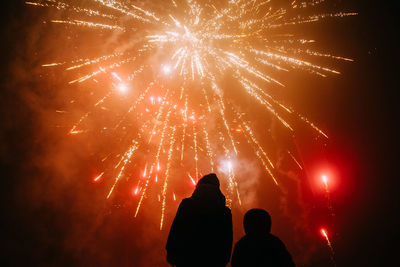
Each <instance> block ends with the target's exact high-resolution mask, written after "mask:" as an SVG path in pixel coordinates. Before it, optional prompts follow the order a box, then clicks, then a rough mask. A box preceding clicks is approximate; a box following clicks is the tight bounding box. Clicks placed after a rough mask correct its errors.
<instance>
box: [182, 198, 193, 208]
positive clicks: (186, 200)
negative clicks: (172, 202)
mask: <svg viewBox="0 0 400 267" xmlns="http://www.w3.org/2000/svg"><path fill="white" fill-rule="evenodd" d="M191 204H192V199H191V198H190V197H188V198H184V199H182V201H181V204H180V206H183V207H185V206H188V205H191Z"/></svg>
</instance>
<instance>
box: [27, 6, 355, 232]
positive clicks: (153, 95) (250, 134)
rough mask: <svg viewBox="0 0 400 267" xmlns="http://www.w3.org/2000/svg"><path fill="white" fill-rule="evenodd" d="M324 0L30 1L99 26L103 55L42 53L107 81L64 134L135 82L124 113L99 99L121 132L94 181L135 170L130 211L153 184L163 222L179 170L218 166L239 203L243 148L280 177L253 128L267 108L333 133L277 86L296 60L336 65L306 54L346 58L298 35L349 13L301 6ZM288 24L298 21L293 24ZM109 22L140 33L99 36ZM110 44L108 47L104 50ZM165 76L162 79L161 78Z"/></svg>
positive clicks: (288, 124)
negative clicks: (278, 2)
mask: <svg viewBox="0 0 400 267" xmlns="http://www.w3.org/2000/svg"><path fill="white" fill-rule="evenodd" d="M80 2H81V3H80ZM322 2H324V1H321V0H311V1H308V2H300V1H296V0H295V1H291V3H290V4H288V6H287V7H286V9H284V8H279V9H275V8H273V7H272V6H271V5H270V3H269V1H258V0H254V1H247V0H246V1H244V0H232V1H218V3H214V1H202V2H198V1H194V0H187V1H175V0H172V1H165V2H162V4H160V5H159V7H153V9H152V10H151V9H150V8H148V9H147V8H146V6H147V5H148V4H147V2H140V3H141V5H136V4H135V5H134V4H132V3H130V2H129V1H118V0H92V1H71V3H69V2H68V3H67V2H66V1H57V0H42V1H38V0H36V1H35V0H33V1H31V2H26V4H29V5H33V6H40V7H48V8H54V9H58V10H61V11H64V12H66V13H67V15H68V16H62V17H64V18H65V17H68V18H70V19H68V20H62V19H61V18H54V19H52V20H51V22H53V23H56V24H62V25H64V26H65V27H70V29H73V30H77V31H79V29H86V30H88V29H89V30H92V31H93V33H94V34H95V33H98V35H99V39H100V42H99V43H100V44H99V49H98V51H99V55H98V56H96V57H92V58H79V59H71V60H65V61H61V62H56V63H48V64H43V66H44V67H56V66H62V67H65V70H66V71H68V72H69V74H70V75H71V77H73V78H72V79H71V81H70V82H69V84H70V85H72V86H77V85H78V84H81V86H85V84H90V83H91V82H94V81H97V80H96V79H101V80H102V81H103V85H104V87H108V85H109V84H110V86H109V87H110V90H109V91H106V92H103V95H102V96H101V97H100V98H98V99H95V101H93V103H94V104H90V105H88V106H87V109H86V111H85V112H84V113H83V114H82V115H81V117H80V118H79V119H77V120H76V122H75V123H74V124H73V125H71V130H70V131H69V133H70V134H74V135H76V134H84V133H86V132H89V130H90V129H88V128H90V126H88V125H87V124H85V122H86V121H87V120H88V118H89V117H92V116H95V115H94V114H96V111H99V110H102V108H104V106H106V105H109V106H112V103H115V102H118V97H117V94H116V93H115V91H117V92H120V93H123V94H125V93H127V92H128V91H129V89H130V88H129V87H128V85H129V86H132V87H133V85H132V83H135V85H134V88H135V90H132V91H135V92H134V93H133V92H132V94H126V96H125V98H126V99H128V100H129V101H130V102H129V106H127V107H125V106H124V105H122V104H121V105H119V104H118V105H114V106H115V107H118V110H119V108H125V110H124V111H123V114H121V112H114V111H113V109H112V108H104V109H103V110H109V112H110V114H113V115H115V120H114V121H113V123H114V124H113V125H107V126H108V127H104V128H103V129H110V130H109V131H108V132H107V133H108V134H109V135H112V136H114V137H115V140H120V141H121V142H120V143H119V145H116V146H115V147H110V148H109V150H110V151H106V154H108V155H109V156H107V157H105V158H104V159H102V162H104V165H103V166H104V167H103V168H104V169H103V170H99V173H101V175H100V176H98V178H96V179H97V180H96V181H98V182H99V183H101V182H103V183H105V185H106V186H107V189H108V190H107V191H108V192H107V194H106V196H105V197H106V198H107V199H109V198H112V197H113V193H114V192H115V190H118V186H119V184H120V182H121V181H122V180H124V179H122V178H126V179H125V180H134V182H132V183H133V184H134V185H135V186H134V189H133V195H134V196H136V197H137V205H136V209H135V216H136V215H137V214H138V213H139V211H140V208H141V207H142V205H143V204H144V203H145V200H146V199H148V198H150V195H149V194H150V193H149V191H150V192H152V194H153V195H152V197H153V199H158V200H159V201H158V202H159V207H157V208H159V210H160V228H162V227H163V222H164V216H165V211H166V209H167V204H168V203H170V202H171V201H174V200H175V199H176V195H175V193H174V192H176V190H175V188H173V186H174V185H176V184H177V183H178V180H177V179H178V178H176V177H179V176H180V177H185V181H189V183H191V184H195V182H196V181H198V179H199V178H200V177H201V175H202V174H206V173H209V172H214V171H215V170H216V169H217V168H221V169H222V171H221V174H222V175H221V177H220V178H221V179H223V180H224V181H225V185H226V188H225V192H226V195H227V203H228V205H232V204H233V203H237V204H238V205H241V196H240V183H239V181H238V179H237V176H236V175H235V171H236V170H235V166H236V165H237V164H236V162H235V164H233V163H234V161H237V160H240V157H241V156H242V154H241V151H242V150H244V149H243V148H244V147H246V149H247V150H250V151H252V152H253V159H254V160H257V161H258V164H259V167H261V168H262V169H263V170H264V172H265V174H266V175H267V176H268V177H270V178H271V180H270V182H271V186H276V187H281V186H282V185H281V183H280V177H279V175H278V173H279V172H278V171H277V170H276V168H277V167H276V165H277V161H278V159H277V158H276V157H274V156H273V153H272V151H271V150H270V149H269V146H268V145H266V144H265V143H264V142H263V141H262V140H265V136H263V134H261V133H258V132H256V131H255V129H256V127H257V126H258V127H266V126H265V124H262V122H263V121H265V118H268V119H269V120H274V121H276V122H278V124H279V125H280V127H281V128H282V129H283V131H287V132H289V134H290V135H291V136H292V135H294V133H295V132H296V130H297V127H296V126H297V125H298V124H304V125H306V126H308V127H309V128H310V129H311V130H313V131H314V132H313V134H315V135H318V136H319V137H321V138H328V136H327V135H326V134H325V133H324V132H323V131H322V130H321V129H320V128H319V127H317V126H316V124H315V123H313V122H312V121H311V120H309V119H308V118H307V117H306V116H304V115H302V114H300V113H298V112H297V111H296V109H295V107H292V106H291V103H288V102H287V101H285V99H282V98H277V97H275V96H274V94H273V93H274V92H276V91H279V90H282V89H283V87H285V79H284V78H283V79H282V78H281V77H290V75H291V71H292V70H297V71H303V72H307V73H310V74H313V75H317V76H320V77H326V76H328V75H337V74H339V72H338V71H337V70H335V69H334V68H332V67H330V66H331V65H334V64H329V65H328V66H326V65H319V64H316V63H313V62H314V61H316V59H321V58H324V59H326V60H330V61H332V62H334V61H337V60H341V61H352V60H351V59H349V58H345V57H342V56H336V55H332V54H329V53H326V52H321V51H317V50H314V48H315V45H314V42H315V40H313V39H305V38H304V37H302V34H301V28H300V27H305V26H306V25H307V24H309V23H314V22H317V21H320V20H323V19H325V18H335V17H344V16H351V15H355V13H329V14H319V15H312V16H310V15H303V11H304V10H307V8H308V7H309V6H310V7H313V6H316V5H318V4H320V3H322ZM135 3H136V2H135ZM80 5H82V6H80ZM132 25H135V26H134V27H133V26H132ZM292 26H296V27H298V29H297V28H296V31H293V28H291V27H292ZM107 33H109V34H110V36H112V37H110V38H114V37H115V36H124V35H130V36H134V37H135V40H134V41H135V42H132V40H129V41H126V40H125V42H126V43H123V41H121V44H120V43H118V42H104V40H103V39H104V36H107ZM101 38H103V39H101ZM121 39H123V38H121ZM127 39H129V38H127ZM103 43H104V47H103ZM105 43H107V44H108V45H110V43H112V44H113V45H114V46H115V47H112V49H110V47H108V46H106V45H105ZM117 43H118V44H117ZM132 43H134V44H132ZM310 44H313V46H310ZM103 48H104V49H103ZM107 49H108V50H107ZM109 50H111V51H110V52H109V53H107V54H103V51H109ZM158 55H162V58H161V57H160V58H159V57H158ZM84 56H85V55H82V57H84ZM277 73H279V75H277ZM122 74H125V75H122ZM285 75H286V76H285ZM165 76H168V77H169V79H163V78H162V77H165ZM149 77H150V78H149ZM225 77H229V80H230V82H231V83H232V84H234V85H235V93H237V95H236V96H235V95H234V96H230V94H229V93H231V92H230V90H231V88H230V87H229V86H226V85H224V82H223V81H224V78H225ZM277 77H280V78H279V80H278V78H277ZM166 80H168V81H166ZM96 88H98V86H96ZM115 89H116V90H115ZM130 97H131V98H130ZM149 99H150V101H148V100H149ZM243 99H246V100H249V101H252V103H253V104H254V105H255V106H257V108H259V109H260V110H262V112H263V113H262V112H259V114H257V117H256V118H254V117H251V116H250V115H249V114H247V113H246V111H247V110H248V106H246V105H243V101H242V100H243ZM118 103H119V102H118ZM115 109H117V108H115ZM260 125H261V126H260ZM270 139H271V140H272V139H273V138H270ZM271 142H272V141H271ZM282 150H283V151H285V156H287V157H288V159H290V162H291V163H292V164H293V168H297V169H298V168H300V169H302V166H301V164H300V163H299V160H297V159H296V158H297V156H296V153H295V152H294V151H290V150H293V149H292V148H290V147H282ZM286 152H287V153H286ZM139 163H140V164H139ZM177 163H179V164H177ZM139 165H140V166H139ZM220 165H221V166H220ZM160 166H162V167H160ZM177 166H178V167H177ZM183 166H184V167H183ZM131 173H137V174H136V175H130V174H131ZM182 173H183V175H179V174H182ZM103 174H104V175H103ZM186 174H187V175H186ZM187 177H189V178H190V179H188V178H187ZM100 178H101V179H100ZM322 179H323V180H324V183H326V181H325V178H322ZM171 181H174V182H171ZM179 181H181V180H179ZM151 187H154V188H152V190H150V188H151ZM191 189H192V187H191ZM154 192H157V193H154Z"/></svg>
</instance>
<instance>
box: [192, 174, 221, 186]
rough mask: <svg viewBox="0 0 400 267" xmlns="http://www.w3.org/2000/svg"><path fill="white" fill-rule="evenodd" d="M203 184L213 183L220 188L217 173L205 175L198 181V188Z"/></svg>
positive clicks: (212, 184)
mask: <svg viewBox="0 0 400 267" xmlns="http://www.w3.org/2000/svg"><path fill="white" fill-rule="evenodd" d="M202 185H211V186H216V187H217V188H219V180H218V177H217V175H216V174H215V173H210V174H207V175H204V176H203V178H201V179H200V180H199V181H198V182H197V185H196V188H198V187H199V186H202Z"/></svg>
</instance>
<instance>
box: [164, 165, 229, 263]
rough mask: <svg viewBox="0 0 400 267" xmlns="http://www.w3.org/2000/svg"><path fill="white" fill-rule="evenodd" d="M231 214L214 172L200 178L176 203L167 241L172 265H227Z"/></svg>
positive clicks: (168, 256) (168, 258)
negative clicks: (190, 192)
mask: <svg viewBox="0 0 400 267" xmlns="http://www.w3.org/2000/svg"><path fill="white" fill-rule="evenodd" d="M232 235H233V234H232V214H231V210H230V209H229V208H228V207H226V206H225V196H224V195H223V194H222V193H221V191H220V189H219V181H218V178H217V176H216V175H215V174H214V173H211V174H208V175H206V176H204V177H203V178H201V179H200V180H199V182H198V183H197V186H196V189H195V190H194V192H193V194H192V196H191V197H190V198H185V199H184V200H182V202H181V204H180V205H179V208H178V211H177V213H176V216H175V219H174V221H173V223H172V226H171V230H170V232H169V236H168V241H167V246H166V248H167V261H168V262H169V263H170V264H171V265H174V266H178V267H182V266H202V267H205V266H207V267H214V266H215V267H216V266H226V264H227V263H228V262H229V259H230V257H231V252H232Z"/></svg>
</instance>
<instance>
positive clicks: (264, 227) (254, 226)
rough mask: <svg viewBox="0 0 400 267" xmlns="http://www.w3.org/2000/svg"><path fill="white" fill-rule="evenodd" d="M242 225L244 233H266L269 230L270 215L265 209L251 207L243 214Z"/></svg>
mask: <svg viewBox="0 0 400 267" xmlns="http://www.w3.org/2000/svg"><path fill="white" fill-rule="evenodd" d="M243 226H244V231H245V233H246V235H253V234H268V233H270V232H271V216H270V215H269V213H268V212H267V211H266V210H263V209H251V210H249V211H248V212H246V214H245V215H244V219H243Z"/></svg>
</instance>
